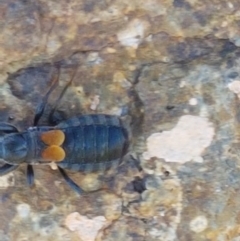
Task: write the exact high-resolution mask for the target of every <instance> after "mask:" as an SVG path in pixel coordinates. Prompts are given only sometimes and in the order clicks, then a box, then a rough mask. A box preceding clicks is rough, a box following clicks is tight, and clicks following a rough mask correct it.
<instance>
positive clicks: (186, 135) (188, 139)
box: [143, 115, 214, 163]
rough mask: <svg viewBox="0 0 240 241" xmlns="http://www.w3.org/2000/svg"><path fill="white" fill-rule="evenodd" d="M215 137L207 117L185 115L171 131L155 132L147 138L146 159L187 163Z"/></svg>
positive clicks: (194, 158)
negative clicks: (152, 158) (155, 158)
mask: <svg viewBox="0 0 240 241" xmlns="http://www.w3.org/2000/svg"><path fill="white" fill-rule="evenodd" d="M213 137H214V128H213V126H212V123H211V122H209V121H208V119H207V118H204V117H199V116H192V115H185V116H182V117H181V118H180V119H179V121H178V123H177V125H176V126H175V127H174V128H173V129H172V130H171V131H164V132H162V133H154V134H152V135H151V136H150V137H148V139H147V152H145V153H144V154H143V157H144V159H146V160H148V159H150V158H151V157H157V158H163V159H165V161H167V162H179V163H185V162H188V161H191V160H196V158H198V156H201V153H202V152H203V151H204V149H205V148H206V147H208V146H209V145H210V144H211V141H212V139H213Z"/></svg>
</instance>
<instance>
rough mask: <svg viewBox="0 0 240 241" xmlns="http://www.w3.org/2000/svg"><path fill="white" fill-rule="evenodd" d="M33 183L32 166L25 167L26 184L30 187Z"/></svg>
mask: <svg viewBox="0 0 240 241" xmlns="http://www.w3.org/2000/svg"><path fill="white" fill-rule="evenodd" d="M33 183H34V171H33V167H32V165H27V184H28V185H29V186H32V185H33Z"/></svg>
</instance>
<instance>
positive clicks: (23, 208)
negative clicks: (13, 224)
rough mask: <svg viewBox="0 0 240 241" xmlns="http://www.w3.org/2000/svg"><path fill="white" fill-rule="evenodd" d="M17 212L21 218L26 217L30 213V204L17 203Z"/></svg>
mask: <svg viewBox="0 0 240 241" xmlns="http://www.w3.org/2000/svg"><path fill="white" fill-rule="evenodd" d="M17 212H18V215H19V216H20V217H21V218H26V217H28V216H29V213H30V206H29V205H28V204H26V203H22V204H19V205H17Z"/></svg>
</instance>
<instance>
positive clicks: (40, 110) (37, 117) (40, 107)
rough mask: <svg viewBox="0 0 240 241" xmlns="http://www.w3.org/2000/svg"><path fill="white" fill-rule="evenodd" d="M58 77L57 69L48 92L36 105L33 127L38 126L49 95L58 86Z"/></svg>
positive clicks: (58, 71)
mask: <svg viewBox="0 0 240 241" xmlns="http://www.w3.org/2000/svg"><path fill="white" fill-rule="evenodd" d="M59 75H60V70H59V68H57V75H56V76H55V77H54V79H53V84H52V85H51V87H50V89H49V90H48V92H47V93H46V95H45V96H44V97H43V99H42V102H41V103H40V104H39V105H38V107H37V109H36V114H35V117H34V121H33V126H36V125H37V124H38V121H39V120H40V118H41V117H42V114H43V112H44V109H45V107H46V104H47V101H48V98H49V95H50V94H51V93H52V92H53V90H54V89H55V88H56V86H57V84H58V80H59Z"/></svg>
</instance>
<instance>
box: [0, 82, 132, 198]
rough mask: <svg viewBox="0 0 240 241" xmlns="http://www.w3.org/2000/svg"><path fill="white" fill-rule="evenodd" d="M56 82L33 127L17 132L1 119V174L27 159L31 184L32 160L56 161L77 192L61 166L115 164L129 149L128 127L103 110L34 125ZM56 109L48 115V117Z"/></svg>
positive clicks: (85, 167) (101, 167)
mask: <svg viewBox="0 0 240 241" xmlns="http://www.w3.org/2000/svg"><path fill="white" fill-rule="evenodd" d="M71 81H72V80H71ZM71 81H70V83H71ZM55 85H56V84H54V85H53V86H52V87H51V88H50V90H49V91H48V92H47V94H46V96H45V97H44V99H43V102H42V103H41V104H40V105H39V106H38V108H37V111H36V115H35V118H34V126H33V127H30V128H28V129H27V130H26V131H24V132H19V131H18V130H17V128H16V127H15V126H13V125H10V124H7V123H0V132H1V133H2V136H1V137H0V158H1V159H3V160H4V163H5V164H4V165H3V166H1V167H0V175H5V174H7V173H9V172H11V171H13V170H15V169H16V168H17V167H18V166H19V165H20V164H21V163H27V181H28V184H29V185H32V184H33V182H34V172H33V167H32V166H33V164H42V163H49V162H55V163H56V164H57V166H58V169H59V171H60V173H61V174H62V176H63V178H64V179H65V181H66V182H67V183H68V184H69V185H70V187H71V188H73V189H74V190H75V191H76V192H77V193H79V194H80V193H82V192H83V190H82V189H81V188H80V187H79V186H78V185H77V184H76V183H75V182H73V181H72V180H71V179H70V178H69V177H68V175H67V174H66V173H65V171H64V169H69V170H73V171H82V172H94V171H99V170H106V169H109V168H111V167H116V166H118V165H119V164H120V163H121V161H122V160H123V157H124V156H125V155H126V153H127V151H128V147H129V136H128V130H127V128H126V127H125V126H124V125H123V123H122V121H121V119H120V118H119V117H117V116H111V115H104V114H99V115H97V114H94V115H82V116H79V117H73V118H70V119H68V120H66V121H62V122H60V123H59V124H58V125H55V126H37V124H38V121H39V119H40V118H41V116H42V114H43V111H44V108H45V105H46V103H47V99H48V96H49V94H50V93H51V92H52V91H53V89H54V87H55ZM67 87H68V86H67ZM66 89H67V88H66V87H65V88H64V90H63V92H62V93H61V95H60V97H59V99H58V102H59V100H60V99H61V97H62V96H63V94H64V92H65V91H66ZM56 106H57V105H56ZM56 106H55V107H56ZM55 109H56V108H54V109H53V111H52V113H51V114H50V116H49V120H50V121H51V118H52V117H53V113H54V111H55Z"/></svg>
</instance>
